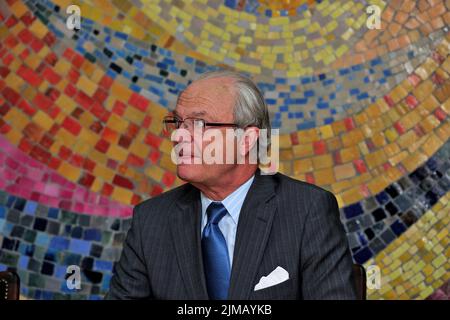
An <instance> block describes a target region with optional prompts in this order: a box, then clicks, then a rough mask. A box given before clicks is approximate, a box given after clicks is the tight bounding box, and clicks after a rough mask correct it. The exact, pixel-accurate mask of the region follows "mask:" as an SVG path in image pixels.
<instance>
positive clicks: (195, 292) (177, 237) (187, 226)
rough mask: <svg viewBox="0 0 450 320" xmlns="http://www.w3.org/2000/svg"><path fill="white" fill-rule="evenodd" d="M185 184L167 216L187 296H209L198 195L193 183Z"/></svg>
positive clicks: (203, 297)
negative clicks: (202, 254) (182, 194)
mask: <svg viewBox="0 0 450 320" xmlns="http://www.w3.org/2000/svg"><path fill="white" fill-rule="evenodd" d="M186 187H187V189H188V191H187V192H186V194H185V196H184V197H182V198H180V199H179V200H178V201H177V202H176V206H175V211H174V212H173V217H172V219H170V221H171V222H170V228H171V232H172V239H173V242H174V246H175V252H176V256H177V260H178V264H179V267H180V270H181V276H182V278H183V281H184V284H185V286H186V290H187V291H188V297H189V299H208V292H207V289H206V282H205V276H204V271H203V263H202V256H201V238H200V227H201V226H200V221H201V220H200V217H201V204H200V195H199V192H198V190H197V189H196V188H194V187H193V186H191V185H187V186H186Z"/></svg>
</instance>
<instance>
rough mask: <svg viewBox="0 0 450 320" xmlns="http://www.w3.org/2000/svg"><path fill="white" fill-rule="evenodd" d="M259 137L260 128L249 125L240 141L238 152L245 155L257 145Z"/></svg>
mask: <svg viewBox="0 0 450 320" xmlns="http://www.w3.org/2000/svg"><path fill="white" fill-rule="evenodd" d="M258 138H259V128H258V127H247V128H245V130H244V134H243V135H242V137H241V139H240V141H239V148H238V152H239V154H240V155H241V156H243V157H245V155H246V154H247V153H249V152H250V150H252V148H254V147H256V144H257V143H258Z"/></svg>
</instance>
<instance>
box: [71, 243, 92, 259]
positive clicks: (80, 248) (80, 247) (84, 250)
mask: <svg viewBox="0 0 450 320" xmlns="http://www.w3.org/2000/svg"><path fill="white" fill-rule="evenodd" d="M90 250H91V243H90V242H89V241H85V240H78V239H72V240H70V246H69V251H72V252H75V253H79V254H82V255H86V256H87V255H89V251H90Z"/></svg>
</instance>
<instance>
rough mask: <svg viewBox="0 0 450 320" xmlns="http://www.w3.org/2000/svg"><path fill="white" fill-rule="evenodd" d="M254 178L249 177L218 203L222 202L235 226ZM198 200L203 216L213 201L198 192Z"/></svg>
mask: <svg viewBox="0 0 450 320" xmlns="http://www.w3.org/2000/svg"><path fill="white" fill-rule="evenodd" d="M254 178H255V175H253V176H251V177H250V179H248V180H247V181H246V182H244V183H243V184H242V185H241V186H240V187H239V188H237V189H236V190H234V191H233V192H232V193H231V194H229V195H228V196H227V197H226V198H225V199H223V200H222V201H220V202H222V204H223V206H224V207H225V209H227V211H228V213H229V214H230V216H231V218H232V219H233V221H234V223H236V224H237V223H238V220H239V214H240V212H241V208H242V205H243V203H244V200H245V196H246V195H247V193H248V190H249V189H250V186H251V185H252V182H253V179H254ZM200 199H201V203H202V213H203V215H205V214H206V208H208V206H209V205H210V204H211V202H214V200H211V199H209V198H208V197H207V196H205V195H204V194H203V192H200Z"/></svg>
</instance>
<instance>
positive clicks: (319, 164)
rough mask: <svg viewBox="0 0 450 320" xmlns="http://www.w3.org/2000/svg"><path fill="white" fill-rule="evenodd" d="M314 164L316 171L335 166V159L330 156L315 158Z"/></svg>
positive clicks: (313, 159)
mask: <svg viewBox="0 0 450 320" xmlns="http://www.w3.org/2000/svg"><path fill="white" fill-rule="evenodd" d="M312 162H313V167H314V169H315V170H317V169H323V168H330V167H332V166H333V158H332V157H331V155H329V154H324V155H321V156H317V157H313V158H312Z"/></svg>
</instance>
